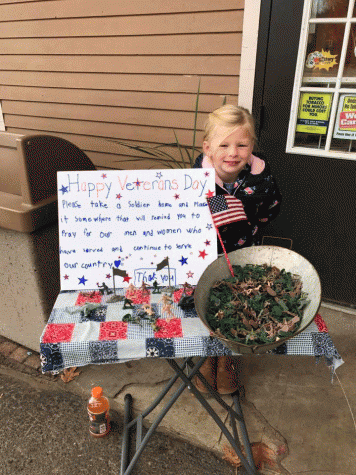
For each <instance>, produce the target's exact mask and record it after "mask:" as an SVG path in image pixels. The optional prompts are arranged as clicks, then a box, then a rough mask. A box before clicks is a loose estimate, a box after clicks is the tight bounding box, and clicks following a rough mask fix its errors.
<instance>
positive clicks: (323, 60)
mask: <svg viewBox="0 0 356 475" xmlns="http://www.w3.org/2000/svg"><path fill="white" fill-rule="evenodd" d="M336 57H337V54H331V53H330V51H326V50H323V49H322V50H321V52H320V51H314V52H313V53H310V54H308V57H307V60H306V62H305V66H306V67H307V68H308V69H326V70H327V71H329V69H330V68H333V67H334V66H336V65H337V64H338V63H337V61H336V59H335V58H336Z"/></svg>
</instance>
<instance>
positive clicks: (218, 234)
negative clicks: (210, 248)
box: [207, 200, 235, 277]
mask: <svg viewBox="0 0 356 475" xmlns="http://www.w3.org/2000/svg"><path fill="white" fill-rule="evenodd" d="M207 202H208V206H209V211H210V214H211V220H212V222H213V224H214V228H215V231H216V234H217V236H218V238H219V241H220V244H221V247H222V250H223V252H224V256H225V259H226V262H227V265H228V266H229V270H230V273H231V275H232V277H235V274H234V270H233V268H232V265H231V262H230V259H229V257H228V255H227V252H226V249H225V246H224V243H223V240H222V238H221V235H220V232H219V230H218V227H217V226H216V224H215V222H214V219H213V216H212V215H213V213H212V212H211V208H210V203H209V200H207Z"/></svg>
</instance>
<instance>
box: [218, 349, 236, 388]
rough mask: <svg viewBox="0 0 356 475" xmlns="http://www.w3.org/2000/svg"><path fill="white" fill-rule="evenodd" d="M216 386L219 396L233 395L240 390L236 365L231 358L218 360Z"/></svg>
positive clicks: (221, 357)
mask: <svg viewBox="0 0 356 475" xmlns="http://www.w3.org/2000/svg"><path fill="white" fill-rule="evenodd" d="M216 386H217V391H218V393H219V394H231V393H233V392H235V391H236V390H237V389H238V388H239V380H238V377H237V373H236V365H235V364H234V360H233V359H232V358H231V357H230V356H220V357H219V358H218V368H217V375H216Z"/></svg>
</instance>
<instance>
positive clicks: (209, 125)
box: [204, 104, 257, 143]
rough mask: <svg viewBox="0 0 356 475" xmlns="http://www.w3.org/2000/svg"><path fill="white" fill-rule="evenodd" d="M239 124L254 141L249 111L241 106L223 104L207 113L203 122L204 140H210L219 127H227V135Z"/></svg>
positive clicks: (253, 122)
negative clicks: (206, 117)
mask: <svg viewBox="0 0 356 475" xmlns="http://www.w3.org/2000/svg"><path fill="white" fill-rule="evenodd" d="M239 126H243V127H246V128H247V129H248V131H249V133H250V135H251V138H252V139H253V141H254V142H255V143H256V141H257V138H256V132H255V121H254V119H253V117H252V115H251V114H250V112H249V111H248V110H247V109H245V108H244V107H241V106H235V105H233V104H225V105H224V106H221V107H219V108H218V109H216V110H214V111H213V112H211V113H210V114H209V116H208V119H207V121H206V123H205V133H204V141H206V142H208V141H210V140H211V139H212V137H213V136H214V134H215V133H216V131H217V128H219V127H224V128H226V129H227V130H226V131H227V133H226V137H227V136H229V135H230V134H231V133H232V132H233V131H234V130H235V129H236V128H237V127H239Z"/></svg>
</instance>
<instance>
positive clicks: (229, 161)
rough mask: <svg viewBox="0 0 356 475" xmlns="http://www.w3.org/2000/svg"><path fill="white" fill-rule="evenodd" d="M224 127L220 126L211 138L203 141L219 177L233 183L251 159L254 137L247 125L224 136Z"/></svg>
mask: <svg viewBox="0 0 356 475" xmlns="http://www.w3.org/2000/svg"><path fill="white" fill-rule="evenodd" d="M224 129H225V128H224V127H220V128H219V129H218V130H217V133H216V134H215V135H214V136H213V138H212V139H211V140H209V141H205V142H204V143H203V151H204V153H205V155H206V156H207V157H208V158H209V159H210V161H211V163H212V165H213V167H214V168H215V171H216V173H217V175H218V176H219V178H220V179H221V180H222V181H223V182H224V183H233V182H234V181H236V179H237V177H238V175H239V173H240V172H241V170H243V169H244V168H245V166H246V165H247V164H249V163H250V161H251V155H252V150H253V139H252V138H251V134H250V132H249V130H248V128H247V127H245V126H238V127H237V128H236V129H235V130H234V131H233V132H232V133H231V134H230V135H228V136H224V135H225V134H224V132H225V133H226V129H225V130H224Z"/></svg>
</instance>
